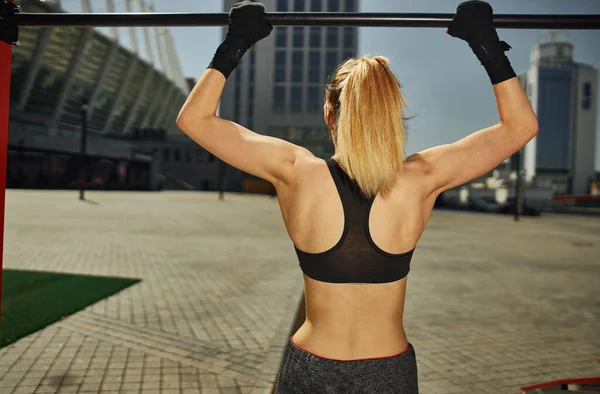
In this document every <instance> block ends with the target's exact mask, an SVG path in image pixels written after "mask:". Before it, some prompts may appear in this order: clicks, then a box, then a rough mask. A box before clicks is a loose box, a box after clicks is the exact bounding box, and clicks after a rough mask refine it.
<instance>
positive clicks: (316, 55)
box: [308, 51, 321, 67]
mask: <svg viewBox="0 0 600 394" xmlns="http://www.w3.org/2000/svg"><path fill="white" fill-rule="evenodd" d="M308 64H309V66H310V67H321V52H317V51H312V52H310V55H309V63H308Z"/></svg>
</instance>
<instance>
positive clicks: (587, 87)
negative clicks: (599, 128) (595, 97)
mask: <svg viewBox="0 0 600 394" xmlns="http://www.w3.org/2000/svg"><path fill="white" fill-rule="evenodd" d="M582 106H583V109H585V110H590V109H591V108H592V84H591V83H589V82H585V83H584V84H583V103H582Z"/></svg>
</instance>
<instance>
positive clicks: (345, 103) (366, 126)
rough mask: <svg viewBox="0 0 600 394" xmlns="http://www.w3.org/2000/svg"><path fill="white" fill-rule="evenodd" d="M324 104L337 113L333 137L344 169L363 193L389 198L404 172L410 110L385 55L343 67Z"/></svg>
mask: <svg viewBox="0 0 600 394" xmlns="http://www.w3.org/2000/svg"><path fill="white" fill-rule="evenodd" d="M326 106H327V108H328V110H329V111H330V113H333V114H335V125H334V127H333V130H332V139H333V141H334V143H335V145H336V153H337V154H338V156H339V157H340V165H341V166H342V168H344V170H345V171H346V173H347V174H348V175H349V176H350V178H351V179H353V180H354V181H355V182H356V183H357V185H358V187H359V189H360V190H361V192H362V194H363V195H364V196H365V197H367V198H374V197H375V196H376V195H377V194H378V193H381V194H382V195H383V196H385V195H387V193H389V192H390V191H391V189H392V188H393V186H394V185H395V183H396V180H397V179H398V174H399V172H400V171H402V170H403V167H404V160H405V152H404V150H405V142H406V136H405V127H404V122H403V121H404V119H403V115H402V109H403V108H404V107H405V106H406V103H405V101H404V97H403V96H402V92H401V90H400V85H399V84H398V81H397V79H396V77H395V76H394V73H393V71H392V70H391V69H390V67H389V62H388V60H387V59H386V58H385V57H382V56H376V57H374V58H372V59H369V58H368V57H367V56H365V57H362V58H360V59H350V60H348V61H346V62H345V63H344V64H342V65H341V66H340V67H339V69H338V70H337V72H336V74H335V75H334V76H333V78H332V80H331V83H330V84H329V85H328V87H327V95H326Z"/></svg>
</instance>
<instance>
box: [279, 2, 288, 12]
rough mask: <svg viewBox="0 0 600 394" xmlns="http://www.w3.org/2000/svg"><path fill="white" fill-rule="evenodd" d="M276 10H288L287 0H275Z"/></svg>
mask: <svg viewBox="0 0 600 394" xmlns="http://www.w3.org/2000/svg"><path fill="white" fill-rule="evenodd" d="M277 12H288V0H277Z"/></svg>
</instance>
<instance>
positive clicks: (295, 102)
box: [291, 86, 302, 113]
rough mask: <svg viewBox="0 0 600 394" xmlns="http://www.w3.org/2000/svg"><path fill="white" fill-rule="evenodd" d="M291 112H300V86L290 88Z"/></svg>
mask: <svg viewBox="0 0 600 394" xmlns="http://www.w3.org/2000/svg"><path fill="white" fill-rule="evenodd" d="M291 110H292V112H296V113H298V112H302V86H292V105H291Z"/></svg>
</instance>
